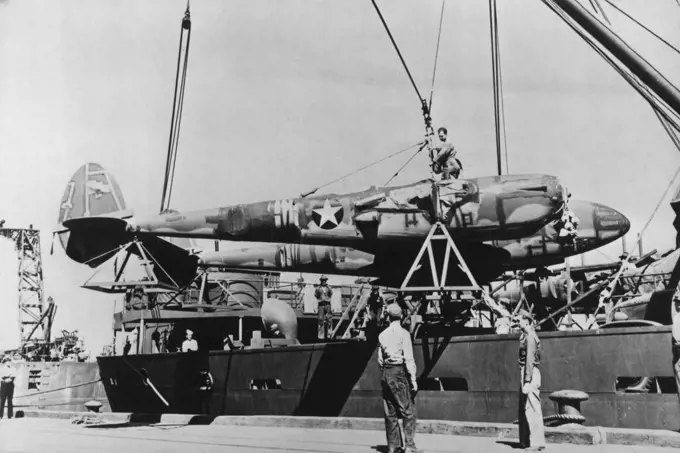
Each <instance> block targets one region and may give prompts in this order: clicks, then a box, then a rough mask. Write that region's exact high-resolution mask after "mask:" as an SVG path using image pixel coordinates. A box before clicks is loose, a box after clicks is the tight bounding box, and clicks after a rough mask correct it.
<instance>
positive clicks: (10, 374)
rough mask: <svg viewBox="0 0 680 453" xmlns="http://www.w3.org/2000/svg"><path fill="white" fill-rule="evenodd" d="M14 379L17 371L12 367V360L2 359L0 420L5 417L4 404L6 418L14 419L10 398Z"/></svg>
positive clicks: (12, 393)
mask: <svg viewBox="0 0 680 453" xmlns="http://www.w3.org/2000/svg"><path fill="white" fill-rule="evenodd" d="M16 377H17V371H16V369H15V368H14V366H12V359H11V358H10V356H8V355H7V356H5V357H3V359H2V371H1V372H0V381H1V382H0V418H2V417H3V416H4V415H5V403H7V418H12V417H14V406H13V404H12V398H13V397H14V379H16Z"/></svg>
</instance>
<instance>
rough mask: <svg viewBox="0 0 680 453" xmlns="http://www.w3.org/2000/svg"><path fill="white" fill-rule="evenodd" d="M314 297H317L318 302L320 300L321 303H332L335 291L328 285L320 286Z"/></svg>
mask: <svg viewBox="0 0 680 453" xmlns="http://www.w3.org/2000/svg"><path fill="white" fill-rule="evenodd" d="M314 297H316V300H318V301H319V303H322V302H328V303H330V302H331V298H332V297H333V289H332V288H331V287H330V286H328V285H319V286H317V287H316V290H315V291H314Z"/></svg>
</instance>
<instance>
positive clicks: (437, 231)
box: [400, 221, 510, 330]
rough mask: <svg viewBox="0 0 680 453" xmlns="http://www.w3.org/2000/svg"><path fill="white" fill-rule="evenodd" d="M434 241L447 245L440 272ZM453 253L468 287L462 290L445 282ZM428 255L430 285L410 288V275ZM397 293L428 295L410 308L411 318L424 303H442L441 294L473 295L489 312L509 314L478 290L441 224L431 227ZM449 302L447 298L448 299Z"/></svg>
mask: <svg viewBox="0 0 680 453" xmlns="http://www.w3.org/2000/svg"><path fill="white" fill-rule="evenodd" d="M433 241H446V245H445V249H444V260H443V262H442V266H441V272H440V271H439V268H438V267H437V260H436V258H435V256H434V249H433V245H432V244H433ZM452 251H453V254H454V255H455V257H456V261H457V262H458V267H459V268H460V270H461V271H463V273H465V275H466V276H467V278H468V281H469V284H468V285H463V286H451V285H447V284H446V281H447V278H448V276H449V275H448V274H449V261H450V260H451V252H452ZM426 252H427V259H428V262H429V265H430V272H431V277H432V285H431V286H409V283H410V281H411V278H412V277H413V274H414V273H415V272H416V271H417V270H418V268H419V267H421V265H422V263H423V261H424V259H425V253H426ZM400 290H401V291H402V294H403V292H422V293H426V294H427V293H430V295H429V296H428V295H426V296H425V297H424V298H421V301H419V302H418V303H416V304H415V305H411V304H409V305H410V307H409V308H410V310H409V314H408V317H410V316H413V315H414V314H415V313H416V312H418V310H419V309H420V307H421V304H422V301H423V300H428V299H432V300H438V299H441V298H442V296H443V295H444V294H448V293H451V292H458V293H462V292H470V293H472V294H473V295H474V294H475V293H478V294H476V296H475V297H473V298H475V299H480V300H481V301H483V303H484V304H485V305H487V306H488V307H489V308H490V309H491V310H493V311H494V312H496V313H498V314H500V315H502V316H509V315H510V313H509V312H508V311H507V310H506V309H505V308H503V307H502V306H501V305H499V304H497V303H496V301H494V300H493V298H491V296H490V295H489V294H488V292H487V291H486V290H485V289H484V288H482V287H481V286H479V284H478V283H477V280H476V279H475V277H474V275H472V271H471V270H470V268H469V266H468V265H467V263H466V262H465V259H464V258H463V255H462V254H461V253H460V251H459V250H458V247H457V246H456V243H455V241H454V240H453V238H452V237H451V235H450V234H449V232H448V231H447V229H446V227H444V225H443V224H442V223H441V221H437V222H436V223H435V224H434V225H432V228H431V229H430V232H429V233H428V235H427V237H426V238H425V241H424V242H423V245H422V246H421V248H420V251H419V252H418V255H417V256H416V258H415V260H414V261H413V264H412V265H411V268H410V269H409V271H408V273H407V274H406V278H404V281H403V283H402V284H401V287H400ZM447 298H448V296H447ZM411 328H412V329H413V330H414V329H415V326H414V325H412V326H411Z"/></svg>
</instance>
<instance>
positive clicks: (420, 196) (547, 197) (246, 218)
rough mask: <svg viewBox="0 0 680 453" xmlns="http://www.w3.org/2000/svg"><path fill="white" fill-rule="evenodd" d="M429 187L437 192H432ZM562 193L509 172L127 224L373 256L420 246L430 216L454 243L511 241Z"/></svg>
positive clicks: (542, 219)
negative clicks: (440, 221)
mask: <svg viewBox="0 0 680 453" xmlns="http://www.w3.org/2000/svg"><path fill="white" fill-rule="evenodd" d="M433 187H437V189H438V190H437V192H438V193H437V194H435V195H433ZM563 202H564V200H563V189H562V186H561V185H560V183H559V181H558V180H557V178H555V177H552V176H547V175H519V176H517V175H509V176H498V177H487V178H474V179H469V180H454V181H446V182H438V183H436V185H435V186H433V184H432V182H431V181H422V182H419V183H415V184H411V185H407V186H401V187H392V188H372V189H370V190H367V191H364V192H358V193H352V194H345V195H336V194H329V195H323V196H316V197H309V198H298V199H278V200H270V201H264V202H258V203H251V204H241V205H235V206H228V207H221V208H215V209H210V210H206V211H195V212H186V213H176V214H166V215H156V216H153V217H149V218H133V219H128V220H127V223H128V224H129V226H130V228H129V230H130V231H131V232H134V233H136V234H139V235H142V236H143V235H147V234H152V235H158V236H169V237H172V236H178V237H193V238H209V239H222V240H229V241H249V242H253V241H254V242H285V243H299V244H316V245H329V246H340V247H352V248H354V249H357V250H362V251H367V252H375V251H377V250H380V249H381V248H383V247H393V246H398V245H399V244H403V243H404V242H409V241H417V242H422V240H423V239H424V238H425V236H426V235H427V234H428V233H429V231H430V228H431V227H432V225H433V223H435V222H436V219H435V218H433V214H432V213H433V203H439V208H440V212H441V213H442V218H443V223H444V224H445V225H446V227H447V228H448V230H449V232H450V233H451V234H452V236H453V237H454V238H455V239H456V240H461V241H475V242H478V241H489V240H508V239H517V238H521V237H524V236H527V235H529V234H532V233H534V232H536V231H537V230H538V229H540V228H541V227H543V226H544V225H545V224H547V223H548V222H550V221H552V220H553V219H554V218H555V216H556V214H557V213H558V211H559V210H560V209H561V208H562V206H563Z"/></svg>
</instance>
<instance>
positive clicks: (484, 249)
mask: <svg viewBox="0 0 680 453" xmlns="http://www.w3.org/2000/svg"><path fill="white" fill-rule="evenodd" d="M565 192H566V191H565V189H564V188H563V187H562V185H561V183H560V182H559V180H558V179H557V178H556V177H554V176H549V175H504V176H492V177H482V178H470V179H460V180H448V181H431V180H425V181H421V182H417V183H414V184H409V185H404V186H396V187H384V188H375V187H372V188H371V189H369V190H366V191H363V192H356V193H349V194H326V195H318V196H314V197H308V198H297V199H277V200H270V201H263V202H258V203H250V204H240V205H233V206H227V207H219V208H214V209H208V210H202V211H192V212H166V213H161V214H157V215H151V216H136V215H134V213H133V212H132V211H129V210H127V209H126V206H125V202H124V199H123V195H122V193H121V191H120V188H119V187H118V184H117V183H116V181H115V180H114V179H113V177H112V176H111V175H109V173H108V172H107V171H106V170H105V169H104V168H103V167H101V166H100V165H98V164H94V163H88V164H85V165H83V166H82V167H81V168H80V169H78V171H77V172H76V173H75V174H74V175H73V177H72V179H71V181H70V182H69V184H68V186H67V188H66V191H65V193H64V196H63V199H62V203H61V209H60V212H59V223H60V227H59V229H58V230H57V233H59V236H60V240H61V243H62V245H63V246H64V250H65V251H66V254H67V255H68V256H69V257H70V258H71V259H73V260H75V261H77V262H79V263H84V264H87V265H89V266H90V267H97V266H99V265H100V264H102V263H103V262H104V261H106V260H108V259H109V258H110V257H111V254H110V253H109V252H110V251H112V250H113V251H115V250H117V249H118V248H119V247H120V246H122V245H124V244H127V243H129V242H131V241H132V240H133V239H137V240H138V241H141V242H142V243H143V244H144V245H145V247H147V249H148V250H149V251H150V253H151V254H153V255H154V258H155V260H156V261H157V262H158V263H159V264H161V265H162V267H163V268H164V270H165V271H167V272H168V274H169V275H171V276H172V278H173V280H175V281H176V282H177V283H178V284H180V285H181V284H182V283H184V282H188V281H190V280H191V279H192V278H193V277H194V275H195V272H196V269H197V267H198V265H199V263H200V264H201V265H204V266H213V265H224V266H228V267H231V268H259V269H262V268H272V269H274V268H275V269H280V270H288V271H305V272H329V273H348V274H353V275H366V276H375V277H380V278H381V284H386V285H387V284H389V283H392V284H393V283H394V282H396V281H401V279H403V276H404V274H405V273H406V272H407V270H408V268H409V266H410V265H411V264H412V263H413V260H414V258H415V256H416V254H417V252H418V250H419V249H420V247H421V246H422V244H423V241H424V239H425V238H426V236H427V235H428V233H429V232H430V230H431V228H432V226H433V225H434V224H435V223H436V222H437V221H439V222H440V223H441V224H442V226H443V227H445V228H446V229H447V231H448V233H449V234H450V235H451V236H452V238H453V239H454V241H455V242H456V245H457V247H458V249H459V250H460V252H461V254H462V256H463V257H464V259H465V261H466V263H467V265H468V266H469V268H470V270H471V271H472V273H473V274H474V275H475V277H476V279H477V280H478V282H480V283H482V282H485V281H488V280H490V279H493V278H495V277H496V276H497V275H498V274H499V273H501V272H503V271H504V270H507V269H508V268H524V267H534V266H536V265H544V264H545V263H546V262H547V261H550V262H552V261H554V262H558V261H559V260H561V259H563V258H564V257H565V256H568V255H569V254H572V255H573V254H576V253H582V252H584V251H587V250H592V249H594V248H597V247H599V246H601V245H603V244H606V243H608V242H611V241H613V240H615V239H617V238H618V237H621V236H622V235H623V234H625V233H626V232H627V231H628V229H629V228H630V223H629V221H628V219H626V218H625V217H624V216H623V215H622V214H620V213H618V212H617V211H615V210H613V209H611V208H607V207H605V206H602V205H599V204H595V203H584V202H575V203H574V208H575V209H576V215H577V216H578V217H580V218H581V219H582V224H583V229H582V231H583V233H584V234H583V235H582V236H581V237H579V240H578V241H577V247H576V248H569V247H564V246H562V245H560V244H558V241H557V231H556V229H555V227H554V226H553V222H555V221H556V220H558V219H559V217H560V214H561V213H562V212H563V209H564V206H565V202H566V200H565ZM436 212H438V213H439V216H438V217H435V214H434V213H436ZM163 238H190V239H214V240H223V241H242V242H266V243H273V244H265V245H262V246H259V247H255V248H251V249H248V250H246V251H243V250H241V251H238V250H237V251H221V252H217V254H215V253H214V252H213V253H209V252H203V253H199V254H198V255H197V254H193V253H191V252H190V251H189V250H186V249H184V248H181V247H178V246H176V245H174V244H172V243H171V242H169V241H167V240H165V239H163ZM263 247H264V248H263ZM317 252H320V253H322V254H324V256H328V257H329V258H328V259H321V260H319V259H317V258H314V257H313V255H314V254H315V253H317ZM282 254H283V255H287V256H291V257H293V256H296V255H297V257H299V258H300V259H297V260H295V259H293V260H289V259H288V258H285V259H284V260H283V261H279V262H277V258H276V257H277V256H281V255H282ZM256 256H259V258H257V261H255V257H256ZM337 256H344V257H345V258H344V260H343V259H340V261H344V262H345V263H349V265H348V266H344V267H343V263H338V260H336V259H335V258H331V257H337ZM303 257H304V258H303ZM255 262H257V266H255V265H254V263H255ZM452 275H453V276H452V277H451V278H452V279H454V280H455V279H456V278H458V277H460V276H458V277H456V274H455V273H454V272H453V271H452Z"/></svg>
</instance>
